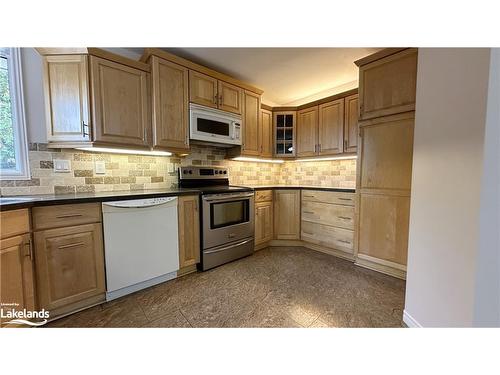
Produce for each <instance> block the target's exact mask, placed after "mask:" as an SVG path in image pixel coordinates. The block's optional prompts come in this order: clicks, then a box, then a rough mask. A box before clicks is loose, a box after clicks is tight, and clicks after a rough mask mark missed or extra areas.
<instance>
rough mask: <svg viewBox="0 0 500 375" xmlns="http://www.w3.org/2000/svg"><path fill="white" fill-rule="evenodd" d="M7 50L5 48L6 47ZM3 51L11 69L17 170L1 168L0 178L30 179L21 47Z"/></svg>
mask: <svg viewBox="0 0 500 375" xmlns="http://www.w3.org/2000/svg"><path fill="white" fill-rule="evenodd" d="M4 50H5V49H4ZM7 50H8V53H6V54H4V53H2V56H5V57H6V58H7V64H8V69H9V89H10V91H11V98H10V99H11V103H12V123H13V126H14V139H15V148H16V151H15V154H16V166H17V171H13V170H9V169H6V170H4V169H0V180H29V179H30V178H31V174H30V169H29V162H28V137H27V135H26V115H25V111H24V93H23V79H22V73H23V72H22V67H21V49H20V48H8V49H7Z"/></svg>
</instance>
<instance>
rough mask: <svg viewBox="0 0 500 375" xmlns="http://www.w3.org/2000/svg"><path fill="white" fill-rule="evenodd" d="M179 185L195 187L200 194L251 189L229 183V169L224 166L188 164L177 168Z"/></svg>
mask: <svg viewBox="0 0 500 375" xmlns="http://www.w3.org/2000/svg"><path fill="white" fill-rule="evenodd" d="M179 187H181V188H189V189H197V190H200V191H201V193H202V194H223V193H237V192H245V191H253V190H254V189H253V188H251V187H246V186H232V185H229V171H228V169H227V168H225V167H206V166H189V167H180V168H179Z"/></svg>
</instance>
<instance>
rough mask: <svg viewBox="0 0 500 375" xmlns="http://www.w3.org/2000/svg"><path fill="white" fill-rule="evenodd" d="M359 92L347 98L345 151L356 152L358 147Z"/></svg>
mask: <svg viewBox="0 0 500 375" xmlns="http://www.w3.org/2000/svg"><path fill="white" fill-rule="evenodd" d="M358 113H359V99H358V94H354V95H351V96H348V97H346V98H345V114H344V116H345V120H344V152H356V151H357V149H358V137H359V134H358Z"/></svg>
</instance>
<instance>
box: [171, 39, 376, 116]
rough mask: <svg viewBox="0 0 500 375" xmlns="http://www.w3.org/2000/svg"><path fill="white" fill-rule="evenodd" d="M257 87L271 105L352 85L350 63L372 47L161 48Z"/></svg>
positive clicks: (355, 72)
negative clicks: (262, 91)
mask: <svg viewBox="0 0 500 375" xmlns="http://www.w3.org/2000/svg"><path fill="white" fill-rule="evenodd" d="M163 49H164V50H166V51H168V52H171V53H173V54H176V55H178V56H181V57H184V58H187V59H189V60H191V61H194V62H197V63H199V64H201V65H204V66H207V67H209V68H212V69H214V70H217V71H220V72H221V73H226V74H228V75H231V76H233V77H235V78H238V79H240V80H242V81H245V82H248V83H250V84H252V85H254V86H256V87H258V88H260V89H262V90H264V94H263V96H262V102H263V103H265V104H268V105H272V106H277V105H280V106H284V105H294V106H295V105H301V104H304V103H307V102H310V101H312V100H315V99H320V98H324V97H327V96H329V95H334V94H337V93H339V92H342V91H346V90H349V89H352V88H355V87H358V69H357V67H356V66H355V65H354V64H353V62H354V61H355V60H357V59H359V58H361V57H364V56H367V55H370V54H372V53H374V52H376V51H377V50H378V48H163Z"/></svg>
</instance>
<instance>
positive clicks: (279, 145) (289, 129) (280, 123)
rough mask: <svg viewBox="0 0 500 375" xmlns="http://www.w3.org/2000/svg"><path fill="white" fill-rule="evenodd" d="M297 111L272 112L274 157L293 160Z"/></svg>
mask: <svg viewBox="0 0 500 375" xmlns="http://www.w3.org/2000/svg"><path fill="white" fill-rule="evenodd" d="M296 118H297V111H279V112H273V126H274V156H275V157H277V158H293V157H295V154H296V147H295V142H296V134H295V133H296V121H297V120H296Z"/></svg>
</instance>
